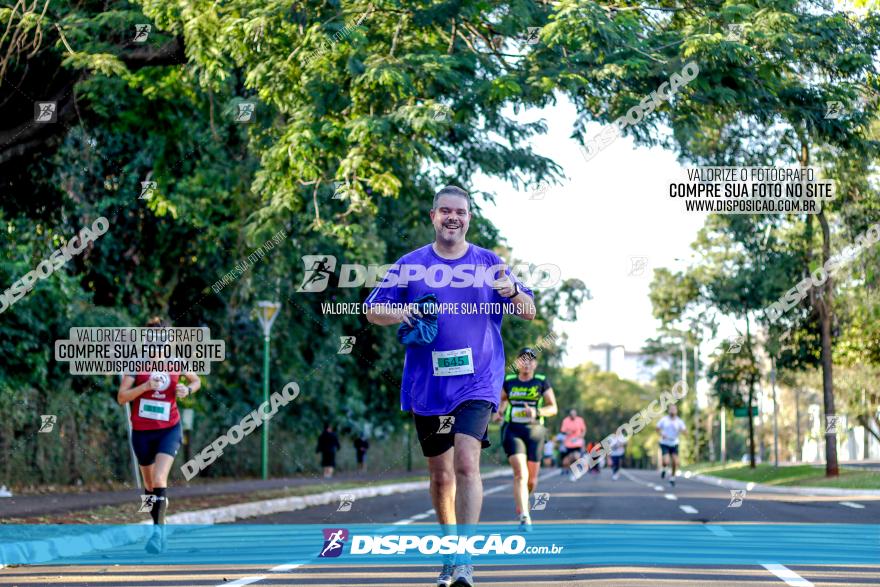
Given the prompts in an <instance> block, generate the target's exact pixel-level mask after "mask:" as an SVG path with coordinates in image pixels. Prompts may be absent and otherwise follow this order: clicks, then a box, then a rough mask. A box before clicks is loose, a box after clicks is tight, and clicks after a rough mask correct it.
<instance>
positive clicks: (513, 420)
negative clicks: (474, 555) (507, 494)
mask: <svg viewBox="0 0 880 587" xmlns="http://www.w3.org/2000/svg"><path fill="white" fill-rule="evenodd" d="M517 364H518V366H519V374H517V375H514V374H513V373H511V374H509V375H507V377H505V379H504V386H503V387H502V390H501V403H500V404H499V406H498V412H497V413H496V414H495V420H496V421H504V424H503V425H502V426H501V445H502V446H503V447H504V453H505V454H506V455H507V462H509V463H510V466H511V467H513V500H514V503H515V504H516V514H517V516H518V517H519V529H520V530H522V531H526V532H528V531H531V529H532V518H531V515H530V514H529V496H530V495H531V494H532V493H534V491H535V487H536V486H537V485H538V471H539V470H540V468H541V453H542V452H543V451H544V433H545V431H544V418H545V417H550V416H555V415H556V396H555V395H553V388H552V387H551V386H550V381H549V380H548V379H547V377H546V376H544V375H542V374H540V373H535V369H536V368H537V366H538V359H537V356H536V355H535V351H533V350H532V349H530V348H524V349H522V350H521V351H520V352H519V357H518V358H517ZM551 454H552V453H551Z"/></svg>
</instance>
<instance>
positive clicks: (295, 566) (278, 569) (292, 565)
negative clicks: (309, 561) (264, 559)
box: [269, 563, 305, 573]
mask: <svg viewBox="0 0 880 587" xmlns="http://www.w3.org/2000/svg"><path fill="white" fill-rule="evenodd" d="M304 564H305V563H287V564H286V565H278V566H277V567H272V568H271V569H269V572H270V573H283V572H285V571H292V570H293V569H298V568H299V567H301V566H303V565H304Z"/></svg>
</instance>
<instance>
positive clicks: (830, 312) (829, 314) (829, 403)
mask: <svg viewBox="0 0 880 587" xmlns="http://www.w3.org/2000/svg"><path fill="white" fill-rule="evenodd" d="M817 216H818V218H819V225H820V226H821V227H822V263H823V266H824V264H825V263H826V262H827V261H828V259H829V258H830V257H831V231H830V230H829V228H828V219H827V218H825V212H824V210H823V211H822V212H819V214H817ZM820 293H821V296H820V295H814V296H813V297H814V298H815V301H816V307H817V308H818V310H819V320H820V323H821V329H822V359H821V360H822V400H823V403H824V404H825V476H826V477H837V476H838V475H839V474H840V471H839V469H838V466H837V432H836V426H829V423H835V424H836V415H837V413H836V412H835V410H834V379H833V376H832V364H831V322H832V320H833V318H834V306H833V295H834V291H833V288H832V284H831V276H830V275H829V276H828V279H826V280H825V283H824V284H823V285H822V287H821V288H820Z"/></svg>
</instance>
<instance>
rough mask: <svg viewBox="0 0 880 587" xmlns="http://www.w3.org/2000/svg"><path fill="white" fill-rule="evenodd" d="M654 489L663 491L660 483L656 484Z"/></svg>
mask: <svg viewBox="0 0 880 587" xmlns="http://www.w3.org/2000/svg"><path fill="white" fill-rule="evenodd" d="M654 491H663V488H662V487H660V486H659V485H655V486H654Z"/></svg>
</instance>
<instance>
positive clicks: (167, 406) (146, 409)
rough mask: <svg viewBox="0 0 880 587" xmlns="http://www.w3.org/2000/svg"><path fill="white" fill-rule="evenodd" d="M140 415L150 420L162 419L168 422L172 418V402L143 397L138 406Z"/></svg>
mask: <svg viewBox="0 0 880 587" xmlns="http://www.w3.org/2000/svg"><path fill="white" fill-rule="evenodd" d="M138 416H140V417H141V418H147V419H148V420H162V421H163V422H167V421H168V420H170V419H171V402H157V401H153V400H150V399H143V398H141V405H140V406H139V407H138Z"/></svg>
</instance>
